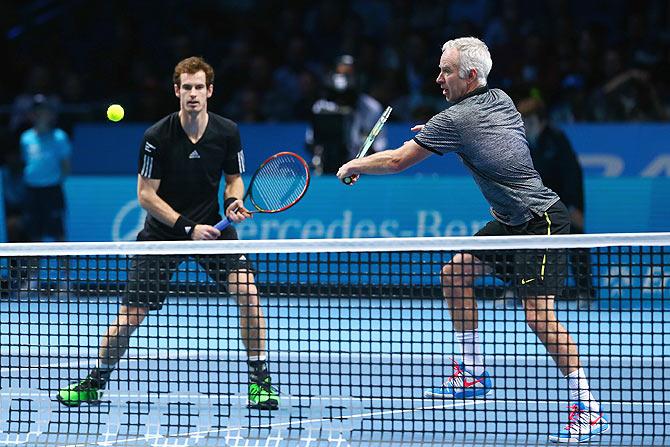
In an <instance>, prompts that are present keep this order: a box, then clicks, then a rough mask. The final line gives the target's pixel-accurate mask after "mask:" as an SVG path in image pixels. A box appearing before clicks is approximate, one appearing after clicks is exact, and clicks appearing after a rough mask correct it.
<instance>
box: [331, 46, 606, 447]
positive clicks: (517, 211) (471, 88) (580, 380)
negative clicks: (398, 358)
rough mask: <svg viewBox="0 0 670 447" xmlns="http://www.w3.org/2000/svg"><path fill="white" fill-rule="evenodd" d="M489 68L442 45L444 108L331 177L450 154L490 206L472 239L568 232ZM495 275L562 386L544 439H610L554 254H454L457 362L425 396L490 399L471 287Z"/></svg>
mask: <svg viewBox="0 0 670 447" xmlns="http://www.w3.org/2000/svg"><path fill="white" fill-rule="evenodd" d="M491 66H492V61H491V55H490V54H489V50H488V48H487V47H486V45H485V44H484V43H483V42H482V41H480V40H478V39H476V38H473V37H464V38H459V39H454V40H450V41H448V42H446V43H445V44H444V45H443V46H442V56H441V57H440V62H439V74H438V76H437V79H436V82H437V83H438V84H439V86H440V88H441V89H442V93H443V94H444V96H445V98H446V99H447V101H449V103H450V106H449V107H448V108H447V109H445V110H443V111H442V112H440V113H438V114H437V115H435V116H433V117H432V118H431V119H430V120H429V121H428V122H427V123H426V124H425V125H417V126H415V127H413V128H412V130H413V131H417V132H418V133H417V135H416V136H415V137H414V138H413V139H411V140H409V141H406V142H405V143H404V144H403V145H402V146H401V147H399V148H397V149H394V150H386V151H382V152H378V153H376V154H374V155H371V156H369V157H365V158H360V159H354V160H351V161H349V162H348V163H346V164H344V165H343V166H342V167H340V169H339V170H338V172H337V177H338V178H339V179H341V180H342V179H344V178H345V177H353V178H354V183H355V180H357V179H358V176H359V175H360V174H393V173H397V172H401V171H403V170H405V169H407V168H409V167H410V166H413V165H415V164H417V163H419V162H421V161H422V160H424V159H426V158H428V157H429V156H431V155H432V154H438V155H444V154H446V153H448V152H454V153H456V155H457V156H458V157H459V158H460V159H461V160H462V161H463V163H464V164H465V166H466V167H467V168H468V169H469V170H470V172H471V173H472V176H473V178H474V179H475V181H476V182H477V185H478V186H479V188H480V190H481V191H482V194H483V195H484V197H485V198H486V200H487V201H488V203H489V205H490V206H491V214H492V216H493V218H494V219H493V220H492V221H491V222H489V223H488V224H487V225H486V226H485V227H484V228H482V229H481V230H480V231H478V232H477V234H476V236H504V235H507V236H514V235H537V234H542V235H553V234H567V233H569V232H570V223H569V217H568V212H567V210H566V208H565V206H564V205H563V203H562V202H561V201H560V198H559V197H558V195H557V194H556V193H555V192H554V191H552V190H551V189H549V188H547V187H545V186H544V185H543V184H542V180H541V178H540V175H539V174H538V173H537V171H536V170H535V168H534V167H533V162H532V159H531V156H530V150H529V148H528V142H527V140H526V134H525V129H524V127H523V121H522V119H521V115H520V114H519V112H518V111H517V110H516V107H515V106H514V103H513V101H512V100H511V99H510V97H509V96H508V95H507V94H506V93H505V92H503V91H502V90H500V89H490V88H489V87H488V85H487V80H486V78H487V76H488V74H489V72H490V71H491ZM352 184H353V183H352ZM492 273H495V274H497V275H500V276H503V277H504V279H506V280H507V281H511V282H513V283H514V284H515V285H516V287H517V293H518V295H519V296H520V297H521V298H522V299H523V303H524V309H525V316H526V321H527V323H528V326H529V327H530V328H531V329H532V330H533V331H534V332H535V334H536V335H537V337H538V338H539V339H540V341H542V343H543V344H544V346H545V348H546V349H547V352H548V353H549V355H550V356H551V357H552V358H553V360H554V361H555V362H556V365H557V366H558V368H559V369H560V371H561V372H562V373H563V375H564V376H565V377H566V379H567V381H566V382H567V386H568V391H569V395H570V402H571V404H570V412H569V418H568V421H567V423H566V424H565V425H563V426H562V427H561V429H560V430H559V431H558V432H557V433H556V434H552V435H550V436H549V439H550V440H551V441H554V442H586V441H588V440H589V439H591V438H593V437H597V436H599V435H600V434H602V433H605V432H607V431H608V430H609V428H610V426H609V423H608V422H607V421H606V420H605V418H604V417H603V416H602V414H601V410H600V405H599V403H598V401H597V400H596V399H595V397H594V396H593V394H592V393H591V391H590V388H589V382H588V380H587V378H586V373H585V372H584V369H583V368H582V367H581V364H580V361H579V350H578V348H577V345H576V343H575V342H574V341H573V339H572V337H571V336H570V334H569V333H568V332H567V330H566V329H565V327H564V326H563V325H562V324H561V323H560V322H559V321H558V320H557V319H556V315H555V313H554V296H555V295H556V294H557V292H558V291H559V290H560V288H561V287H562V284H563V280H564V278H565V274H566V261H565V255H564V254H561V253H560V252H557V251H555V250H532V251H528V250H526V251H521V250H519V251H515V252H514V253H513V254H511V253H504V254H501V253H491V252H489V251H486V252H484V251H482V252H473V253H457V254H455V255H454V257H453V258H452V259H451V261H450V262H449V263H447V264H446V265H445V266H443V268H442V275H441V280H442V290H443V295H444V298H445V300H446V302H447V305H448V307H449V310H450V313H451V318H452V320H453V326H454V330H455V339H456V341H457V342H458V344H459V345H460V348H461V358H460V359H459V360H458V361H456V360H454V361H453V373H452V375H451V377H449V378H448V379H447V380H446V381H445V382H444V384H443V385H442V386H439V387H437V388H434V389H432V390H429V391H427V392H426V396H429V397H435V398H455V399H473V398H478V397H483V396H486V395H488V394H490V393H493V391H494V386H493V380H492V379H491V376H490V375H489V373H488V372H487V370H486V366H490V365H486V363H485V359H484V356H483V355H482V352H483V350H482V346H481V342H480V337H479V333H478V332H477V327H478V321H477V319H478V318H477V302H476V300H475V298H474V293H473V287H472V284H473V282H474V279H475V278H476V277H478V276H482V275H487V274H492Z"/></svg>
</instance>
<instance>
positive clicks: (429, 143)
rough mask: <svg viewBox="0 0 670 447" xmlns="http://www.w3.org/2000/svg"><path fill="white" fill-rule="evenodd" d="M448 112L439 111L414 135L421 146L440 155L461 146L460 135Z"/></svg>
mask: <svg viewBox="0 0 670 447" xmlns="http://www.w3.org/2000/svg"><path fill="white" fill-rule="evenodd" d="M447 112H448V110H445V111H442V112H440V113H438V114H437V115H435V116H433V117H432V118H431V119H430V120H429V121H428V122H427V123H426V125H425V126H423V129H421V131H420V132H419V133H418V134H417V135H416V136H415V137H414V141H416V142H417V144H418V145H419V146H421V147H423V148H424V149H427V150H429V151H431V152H434V153H436V154H438V155H444V154H446V153H447V152H453V151H455V150H457V149H458V148H459V147H460V145H461V143H460V135H459V133H458V131H457V129H456V126H455V125H454V122H453V119H452V118H451V117H450V116H449V114H448V113H447Z"/></svg>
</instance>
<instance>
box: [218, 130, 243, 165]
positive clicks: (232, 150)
mask: <svg viewBox="0 0 670 447" xmlns="http://www.w3.org/2000/svg"><path fill="white" fill-rule="evenodd" d="M227 140H228V141H227V145H228V147H227V154H228V155H227V157H226V160H225V161H224V164H223V172H224V173H225V174H226V175H235V174H244V171H245V166H244V151H243V150H242V142H241V139H240V131H239V129H238V128H237V126H235V131H234V132H233V134H232V135H231V136H229V137H228V138H227Z"/></svg>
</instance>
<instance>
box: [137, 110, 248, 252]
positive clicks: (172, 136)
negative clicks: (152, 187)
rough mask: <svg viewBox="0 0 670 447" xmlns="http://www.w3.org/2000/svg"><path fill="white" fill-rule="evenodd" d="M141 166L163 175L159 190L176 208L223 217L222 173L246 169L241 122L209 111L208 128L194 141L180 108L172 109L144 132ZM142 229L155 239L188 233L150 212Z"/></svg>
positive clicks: (151, 175)
mask: <svg viewBox="0 0 670 447" xmlns="http://www.w3.org/2000/svg"><path fill="white" fill-rule="evenodd" d="M137 172H138V174H140V175H141V176H142V177H145V178H148V179H160V181H161V183H160V186H159V188H158V196H159V197H160V198H161V199H163V200H165V202H167V204H168V205H170V206H171V207H172V208H173V209H174V210H175V211H176V212H178V213H179V214H181V215H183V216H185V217H187V218H189V219H191V220H192V221H194V222H196V223H199V224H208V225H214V224H215V223H217V222H218V221H219V220H221V216H220V215H219V200H218V192H219V184H220V182H221V177H222V176H223V175H224V174H228V175H234V174H241V173H243V172H244V153H243V152H242V146H241V143H240V133H239V130H238V128H237V124H235V123H234V122H233V121H231V120H229V119H226V118H223V117H222V116H219V115H216V114H214V113H211V112H209V121H208V123H207V128H206V129H205V132H204V133H203V135H202V137H201V138H200V140H199V141H198V142H197V143H192V142H191V140H189V138H188V136H187V135H186V132H184V129H183V127H182V126H181V122H180V121H179V113H178V112H175V113H172V114H170V115H168V116H166V117H165V118H163V119H162V120H160V121H158V122H157V123H156V124H154V125H153V126H151V127H150V128H149V129H147V131H146V132H145V133H144V139H143V141H142V145H141V146H140V155H139V162H138V170H137ZM144 232H145V233H149V235H150V236H151V237H152V238H156V239H184V238H185V237H184V235H182V234H180V233H179V232H175V231H174V230H173V229H172V228H171V227H169V226H167V225H164V224H163V223H161V222H159V221H158V220H157V219H156V218H154V217H153V216H151V215H150V214H148V215H147V218H146V221H145V223H144Z"/></svg>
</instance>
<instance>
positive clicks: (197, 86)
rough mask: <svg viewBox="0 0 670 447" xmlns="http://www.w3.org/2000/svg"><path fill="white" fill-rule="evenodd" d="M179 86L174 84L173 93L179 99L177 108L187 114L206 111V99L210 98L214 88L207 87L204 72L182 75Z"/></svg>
mask: <svg viewBox="0 0 670 447" xmlns="http://www.w3.org/2000/svg"><path fill="white" fill-rule="evenodd" d="M179 79H180V80H181V85H177V84H175V86H174V92H175V95H176V96H177V97H178V98H179V107H180V109H181V110H183V111H185V112H188V113H198V112H200V111H202V110H206V109H207V98H209V97H210V96H212V92H213V91H214V86H212V85H210V86H209V87H207V84H206V79H207V78H206V76H205V72H204V71H199V72H197V73H194V74H189V73H182V74H181V75H180V77H179Z"/></svg>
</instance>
